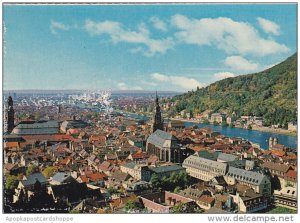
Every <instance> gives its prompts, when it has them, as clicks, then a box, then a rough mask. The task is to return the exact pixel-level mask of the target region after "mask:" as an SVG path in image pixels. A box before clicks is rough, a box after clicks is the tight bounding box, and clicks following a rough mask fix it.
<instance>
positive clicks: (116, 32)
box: [85, 20, 174, 56]
mask: <svg viewBox="0 0 300 223" xmlns="http://www.w3.org/2000/svg"><path fill="white" fill-rule="evenodd" d="M85 30H86V31H87V32H88V33H90V34H91V35H93V36H95V35H105V34H106V35H109V36H110V38H111V40H112V41H113V42H114V43H118V42H127V43H136V44H143V45H145V46H146V47H147V50H144V55H145V56H153V55H154V54H156V53H161V54H164V53H165V52H166V51H167V50H169V49H170V48H172V47H173V45H174V41H173V39H172V38H170V37H169V38H165V39H152V38H150V33H149V30H148V29H147V28H146V26H145V25H144V24H140V25H139V27H138V30H137V31H132V30H126V29H124V28H123V26H122V24H120V23H118V22H114V21H104V22H94V21H92V20H86V21H85ZM134 52H135V51H134Z"/></svg>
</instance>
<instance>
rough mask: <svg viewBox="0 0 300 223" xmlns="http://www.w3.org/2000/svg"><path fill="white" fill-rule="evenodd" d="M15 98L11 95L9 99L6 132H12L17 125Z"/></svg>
mask: <svg viewBox="0 0 300 223" xmlns="http://www.w3.org/2000/svg"><path fill="white" fill-rule="evenodd" d="M13 104H14V103H13V100H12V97H11V96H9V97H8V99H7V106H6V111H5V113H6V114H5V122H6V125H7V129H6V132H7V133H11V132H12V130H13V129H14V127H15V124H14V122H15V111H14V108H13Z"/></svg>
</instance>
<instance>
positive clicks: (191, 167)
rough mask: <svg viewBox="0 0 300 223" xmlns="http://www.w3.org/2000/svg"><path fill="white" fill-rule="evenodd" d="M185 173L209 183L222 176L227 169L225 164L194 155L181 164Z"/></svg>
mask: <svg viewBox="0 0 300 223" xmlns="http://www.w3.org/2000/svg"><path fill="white" fill-rule="evenodd" d="M182 167H184V168H186V172H187V173H188V174H189V175H190V176H192V177H194V178H197V179H200V180H203V181H210V180H212V179H213V178H215V177H217V176H224V175H225V174H226V171H227V169H228V165H227V164H226V163H221V162H217V161H214V160H210V159H206V158H202V157H199V155H198V154H197V153H196V154H194V155H191V156H189V157H188V158H186V159H185V160H184V162H183V164H182Z"/></svg>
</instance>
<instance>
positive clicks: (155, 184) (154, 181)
mask: <svg viewBox="0 0 300 223" xmlns="http://www.w3.org/2000/svg"><path fill="white" fill-rule="evenodd" d="M150 183H151V184H152V186H153V187H154V188H156V189H158V188H159V187H160V185H161V184H160V181H159V179H158V176H157V175H156V174H155V173H154V174H152V176H151V178H150Z"/></svg>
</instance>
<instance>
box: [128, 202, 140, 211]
mask: <svg viewBox="0 0 300 223" xmlns="http://www.w3.org/2000/svg"><path fill="white" fill-rule="evenodd" d="M124 208H125V210H126V211H136V210H138V211H140V210H142V209H143V205H142V204H141V203H140V202H139V201H134V200H130V201H127V202H126V204H125V206H124Z"/></svg>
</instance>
